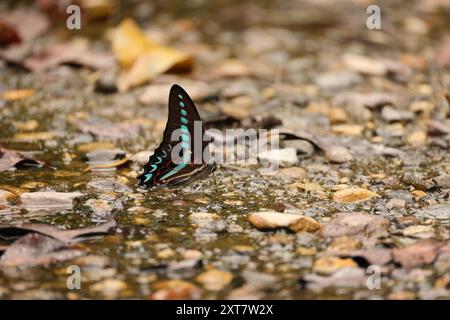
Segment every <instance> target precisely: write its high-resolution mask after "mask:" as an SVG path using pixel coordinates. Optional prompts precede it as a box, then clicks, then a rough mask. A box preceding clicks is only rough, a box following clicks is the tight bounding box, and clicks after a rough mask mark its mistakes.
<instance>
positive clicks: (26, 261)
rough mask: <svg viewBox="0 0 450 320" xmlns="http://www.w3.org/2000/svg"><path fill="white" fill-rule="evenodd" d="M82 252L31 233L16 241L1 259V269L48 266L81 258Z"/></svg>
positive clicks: (60, 242) (57, 241)
mask: <svg viewBox="0 0 450 320" xmlns="http://www.w3.org/2000/svg"><path fill="white" fill-rule="evenodd" d="M82 254H83V252H82V251H79V250H74V249H69V248H67V246H66V244H65V243H64V242H63V241H60V240H57V239H53V238H50V237H47V236H44V235H42V234H38V233H30V234H27V235H25V236H23V237H21V238H20V239H18V240H16V241H14V242H13V243H12V244H11V245H10V246H9V247H8V248H6V250H5V252H4V253H3V255H2V256H1V257H0V266H1V267H15V266H34V265H47V264H51V263H53V262H57V261H64V260H69V259H73V258H76V257H79V256H81V255H82Z"/></svg>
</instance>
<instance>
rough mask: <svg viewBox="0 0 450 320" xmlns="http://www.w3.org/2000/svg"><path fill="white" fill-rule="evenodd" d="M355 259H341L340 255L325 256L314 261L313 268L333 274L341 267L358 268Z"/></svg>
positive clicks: (317, 271) (318, 271) (323, 272)
mask: <svg viewBox="0 0 450 320" xmlns="http://www.w3.org/2000/svg"><path fill="white" fill-rule="evenodd" d="M357 267H358V265H357V264H356V262H355V261H353V259H349V258H347V259H341V258H338V257H331V256H330V257H323V258H320V259H318V260H316V261H315V262H314V266H313V270H314V271H315V272H316V273H319V274H325V275H328V274H332V273H334V272H336V271H337V270H339V269H343V268H357Z"/></svg>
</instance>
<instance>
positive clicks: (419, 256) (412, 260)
mask: <svg viewBox="0 0 450 320" xmlns="http://www.w3.org/2000/svg"><path fill="white" fill-rule="evenodd" d="M441 246H442V244H441V243H439V242H437V241H435V240H431V239H427V240H420V241H418V242H416V243H414V244H412V245H410V246H407V247H405V248H401V249H393V251H392V254H393V257H394V261H396V262H397V263H399V264H401V265H402V266H403V267H404V268H412V267H416V266H419V265H423V264H430V263H432V262H433V261H434V259H435V258H436V256H437V254H438V250H439V248H440V247H441Z"/></svg>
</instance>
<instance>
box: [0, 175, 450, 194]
mask: <svg viewBox="0 0 450 320" xmlns="http://www.w3.org/2000/svg"><path fill="white" fill-rule="evenodd" d="M433 181H434V183H436V184H437V185H438V186H439V187H441V188H445V189H448V188H450V174H443V175H440V176H437V177H434V178H433ZM0 198H1V196H0Z"/></svg>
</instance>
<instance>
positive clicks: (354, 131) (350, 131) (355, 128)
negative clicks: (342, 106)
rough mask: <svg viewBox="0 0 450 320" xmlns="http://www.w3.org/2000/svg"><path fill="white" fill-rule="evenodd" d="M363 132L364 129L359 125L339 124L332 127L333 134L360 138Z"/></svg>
mask: <svg viewBox="0 0 450 320" xmlns="http://www.w3.org/2000/svg"><path fill="white" fill-rule="evenodd" d="M363 130H364V127H363V126H362V125H359V124H337V125H334V126H332V127H331V131H332V132H334V133H338V134H342V135H346V136H360V135H361V134H362V132H363Z"/></svg>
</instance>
